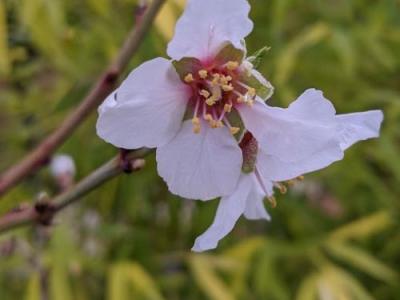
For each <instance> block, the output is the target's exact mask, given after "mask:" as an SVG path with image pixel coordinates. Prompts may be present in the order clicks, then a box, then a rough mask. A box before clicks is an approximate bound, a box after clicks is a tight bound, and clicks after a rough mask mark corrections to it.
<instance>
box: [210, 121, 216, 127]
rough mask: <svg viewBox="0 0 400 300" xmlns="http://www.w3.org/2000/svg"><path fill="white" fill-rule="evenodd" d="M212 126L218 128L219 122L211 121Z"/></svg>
mask: <svg viewBox="0 0 400 300" xmlns="http://www.w3.org/2000/svg"><path fill="white" fill-rule="evenodd" d="M210 125H211V128H217V127H218V122H217V121H216V120H211V121H210Z"/></svg>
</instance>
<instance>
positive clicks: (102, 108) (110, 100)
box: [98, 90, 117, 115]
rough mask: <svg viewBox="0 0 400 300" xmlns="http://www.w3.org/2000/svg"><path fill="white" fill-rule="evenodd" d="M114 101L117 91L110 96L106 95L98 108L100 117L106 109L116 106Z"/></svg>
mask: <svg viewBox="0 0 400 300" xmlns="http://www.w3.org/2000/svg"><path fill="white" fill-rule="evenodd" d="M116 99H117V91H116V90H115V91H114V92H112V93H111V94H110V95H108V96H107V98H106V100H104V101H103V103H102V104H101V105H100V106H99V108H98V112H99V114H100V115H101V114H103V113H104V112H106V111H107V110H108V109H110V108H113V107H114V106H116V105H117V100H116Z"/></svg>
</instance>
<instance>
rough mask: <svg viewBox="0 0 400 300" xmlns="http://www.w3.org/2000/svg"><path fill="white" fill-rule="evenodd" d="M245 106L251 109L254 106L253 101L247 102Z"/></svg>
mask: <svg viewBox="0 0 400 300" xmlns="http://www.w3.org/2000/svg"><path fill="white" fill-rule="evenodd" d="M246 104H247V105H248V106H250V107H252V106H253V105H254V101H253V100H247V102H246Z"/></svg>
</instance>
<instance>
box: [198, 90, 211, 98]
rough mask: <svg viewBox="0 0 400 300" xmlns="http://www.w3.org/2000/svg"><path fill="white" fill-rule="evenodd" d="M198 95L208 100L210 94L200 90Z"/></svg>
mask: <svg viewBox="0 0 400 300" xmlns="http://www.w3.org/2000/svg"><path fill="white" fill-rule="evenodd" d="M199 94H200V95H201V96H203V97H204V98H206V99H207V98H208V97H210V92H209V91H207V90H201V91H200V92H199Z"/></svg>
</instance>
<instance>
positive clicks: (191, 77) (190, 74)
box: [184, 73, 194, 83]
mask: <svg viewBox="0 0 400 300" xmlns="http://www.w3.org/2000/svg"><path fill="white" fill-rule="evenodd" d="M184 80H185V82H186V83H191V82H193V81H194V78H193V74H192V73H189V74H187V75H186V76H185V79H184Z"/></svg>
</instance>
